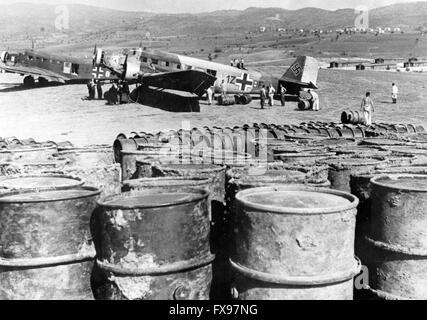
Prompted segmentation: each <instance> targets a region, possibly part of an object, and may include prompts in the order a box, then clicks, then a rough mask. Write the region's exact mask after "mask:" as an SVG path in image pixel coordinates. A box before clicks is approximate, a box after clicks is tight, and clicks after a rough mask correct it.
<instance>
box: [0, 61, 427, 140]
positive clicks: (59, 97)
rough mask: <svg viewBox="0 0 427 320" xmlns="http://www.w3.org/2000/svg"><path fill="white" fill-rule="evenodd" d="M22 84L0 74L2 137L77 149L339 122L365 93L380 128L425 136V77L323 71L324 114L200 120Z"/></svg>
mask: <svg viewBox="0 0 427 320" xmlns="http://www.w3.org/2000/svg"><path fill="white" fill-rule="evenodd" d="M264 71H265V72H271V73H272V74H275V75H276V76H277V75H281V74H283V73H284V72H285V71H286V68H279V69H278V68H277V66H275V67H268V66H266V67H265V68H264ZM392 82H396V83H397V84H398V86H399V89H400V92H401V93H400V96H399V103H398V104H397V105H393V104H391V101H390V100H391V99H390V94H391V93H390V91H391V83H392ZM21 83H22V77H20V76H17V75H12V74H0V110H1V111H0V137H3V138H4V137H10V136H15V137H17V138H20V139H24V138H29V137H32V138H34V139H36V140H37V141H47V140H53V141H56V142H60V141H70V142H72V143H73V144H74V145H76V146H84V145H90V144H109V145H111V144H112V143H113V141H114V139H115V137H116V136H117V134H119V133H125V134H129V133H130V132H132V131H135V132H140V131H146V132H157V131H160V130H170V129H175V130H176V129H179V128H181V127H182V125H183V123H184V125H189V126H191V127H203V126H222V127H225V126H230V127H232V126H241V125H243V124H245V123H248V124H252V123H254V122H258V123H260V122H264V123H276V124H298V123H301V122H304V121H311V120H313V121H318V120H319V121H327V122H332V121H333V122H339V121H340V115H341V112H342V111H344V110H350V109H351V110H358V109H359V108H360V101H361V99H362V97H363V95H364V93H365V92H366V91H367V90H369V91H371V92H372V95H373V98H374V101H375V103H376V113H375V115H374V121H375V122H390V123H413V124H417V125H423V126H424V127H425V128H427V111H426V106H427V74H422V73H391V72H376V71H342V70H320V73H319V82H318V85H319V88H320V89H319V91H318V93H319V96H320V100H321V107H322V110H321V111H320V112H312V111H304V112H303V111H298V110H297V108H296V103H295V102H289V103H288V104H287V106H286V107H285V108H282V107H280V106H276V107H268V108H267V109H266V110H260V109H259V101H258V100H255V101H253V102H252V103H251V104H250V105H247V106H240V105H235V106H217V105H213V106H208V105H206V102H205V101H201V102H200V105H201V111H200V113H171V112H166V111H162V110H159V109H156V108H152V107H148V106H143V105H140V104H135V103H133V104H127V105H120V106H109V105H106V104H105V101H83V100H82V98H84V97H85V96H86V95H87V89H86V86H84V85H67V86H57V87H45V88H36V89H31V90H23V89H22V87H21V86H20V84H21ZM107 88H108V87H107V86H105V87H104V90H105V89H107ZM276 104H277V105H279V102H278V101H276Z"/></svg>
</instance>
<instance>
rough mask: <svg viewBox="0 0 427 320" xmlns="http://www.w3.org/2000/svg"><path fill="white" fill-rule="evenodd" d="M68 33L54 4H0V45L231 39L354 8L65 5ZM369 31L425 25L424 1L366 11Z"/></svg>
mask: <svg viewBox="0 0 427 320" xmlns="http://www.w3.org/2000/svg"><path fill="white" fill-rule="evenodd" d="M67 7H68V10H69V13H70V21H69V26H70V29H69V30H64V31H62V32H61V31H59V30H57V29H56V28H55V20H56V18H57V13H55V8H56V7H55V6H53V5H45V4H44V5H40V4H30V3H19V4H7V5H0V12H1V19H0V46H1V41H3V42H10V41H12V40H22V39H24V40H25V39H32V38H34V37H36V38H39V39H43V41H46V42H49V41H51V42H52V43H54V42H55V41H57V40H58V39H60V38H61V37H75V39H86V40H89V39H90V40H93V39H109V38H111V37H115V36H117V37H119V38H120V37H124V38H125V36H124V35H126V34H128V35H132V36H135V35H139V36H140V37H143V36H144V35H145V34H146V33H147V32H150V34H151V35H153V36H156V37H159V36H168V35H182V34H186V35H193V36H208V35H217V34H222V35H224V34H225V35H227V34H229V35H232V34H235V33H238V34H244V33H247V32H249V31H256V30H257V29H258V28H259V26H262V25H264V26H267V27H283V28H291V29H296V28H298V29H300V28H304V29H308V28H309V29H318V28H320V29H336V28H342V27H345V26H351V25H353V24H354V21H355V18H356V16H357V15H356V13H355V10H354V9H341V10H336V11H328V10H323V9H318V8H304V9H300V10H286V9H282V8H248V9H246V10H243V11H238V10H223V11H216V12H210V13H199V14H155V13H150V12H125V11H118V10H112V9H103V8H99V7H92V6H86V5H77V4H75V5H68V6H67ZM370 23H371V27H377V26H382V27H386V26H390V27H394V26H400V27H404V28H408V29H417V28H420V27H423V26H424V27H427V2H414V3H405V4H395V5H391V6H387V7H382V8H377V9H374V10H372V12H371V15H370Z"/></svg>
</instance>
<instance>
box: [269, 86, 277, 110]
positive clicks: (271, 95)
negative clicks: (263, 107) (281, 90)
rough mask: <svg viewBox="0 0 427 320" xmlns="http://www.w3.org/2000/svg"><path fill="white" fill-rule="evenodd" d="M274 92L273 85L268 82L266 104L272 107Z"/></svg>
mask: <svg viewBox="0 0 427 320" xmlns="http://www.w3.org/2000/svg"><path fill="white" fill-rule="evenodd" d="M275 93H276V90H275V89H274V87H273V85H272V84H270V86H269V89H268V104H269V105H270V106H271V107H273V106H274V94H275Z"/></svg>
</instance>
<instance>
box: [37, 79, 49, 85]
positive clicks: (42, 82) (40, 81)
mask: <svg viewBox="0 0 427 320" xmlns="http://www.w3.org/2000/svg"><path fill="white" fill-rule="evenodd" d="M48 83H49V80H47V79H46V78H43V77H39V85H41V86H45V85H47V84H48Z"/></svg>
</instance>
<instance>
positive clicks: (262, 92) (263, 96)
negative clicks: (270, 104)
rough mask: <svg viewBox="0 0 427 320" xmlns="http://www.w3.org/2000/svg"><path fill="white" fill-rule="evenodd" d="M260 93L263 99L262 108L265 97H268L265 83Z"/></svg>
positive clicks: (262, 107)
mask: <svg viewBox="0 0 427 320" xmlns="http://www.w3.org/2000/svg"><path fill="white" fill-rule="evenodd" d="M259 94H260V99H261V109H264V105H265V99H266V98H267V92H266V91H265V85H263V86H262V88H261V90H260V92H259Z"/></svg>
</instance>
